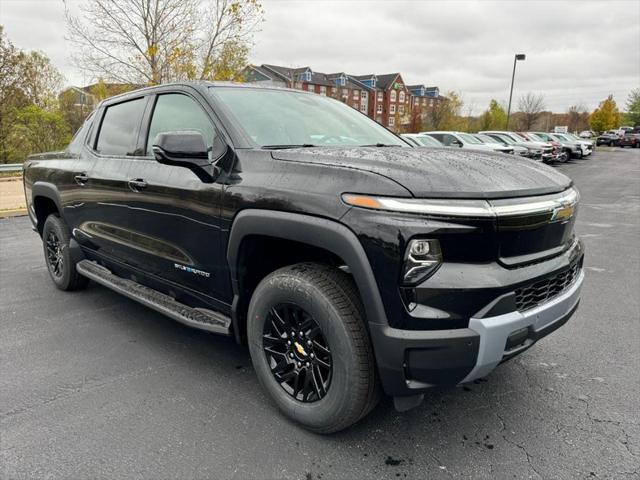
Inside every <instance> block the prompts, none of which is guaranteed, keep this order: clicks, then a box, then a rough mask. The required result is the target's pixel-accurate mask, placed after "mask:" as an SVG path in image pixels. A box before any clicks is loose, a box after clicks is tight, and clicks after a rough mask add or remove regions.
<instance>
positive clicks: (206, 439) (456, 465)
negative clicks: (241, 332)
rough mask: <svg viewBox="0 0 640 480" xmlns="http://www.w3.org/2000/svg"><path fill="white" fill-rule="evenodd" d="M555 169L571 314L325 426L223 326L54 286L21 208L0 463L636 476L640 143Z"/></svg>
mask: <svg viewBox="0 0 640 480" xmlns="http://www.w3.org/2000/svg"><path fill="white" fill-rule="evenodd" d="M557 168H558V169H559V170H561V171H563V172H565V173H566V174H567V175H569V176H570V177H571V178H573V179H574V181H575V183H576V184H577V186H578V187H579V189H580V191H581V194H582V200H581V206H580V211H579V217H578V222H577V231H578V233H579V234H580V235H581V237H582V239H583V241H584V243H585V245H586V249H587V254H586V260H585V270H586V282H585V285H584V288H583V300H582V303H581V305H580V308H579V310H578V312H577V314H576V315H575V316H574V317H573V318H572V319H571V320H570V321H569V323H567V324H566V325H565V326H564V327H563V328H561V329H560V330H558V331H556V332H555V333H553V334H552V335H551V336H549V337H547V338H545V339H544V340H542V341H541V342H539V343H538V344H537V345H536V346H534V347H533V348H532V349H530V350H528V351H527V352H525V353H524V354H522V355H521V356H519V357H517V358H516V359H515V360H513V361H511V362H508V363H506V364H504V365H502V366H500V367H499V368H498V369H497V370H496V371H494V372H493V373H492V374H491V375H490V376H488V377H487V378H486V379H484V381H479V382H476V383H474V384H471V385H469V386H466V387H464V388H462V387H459V388H450V389H437V390H433V391H431V392H429V393H428V394H427V395H426V396H425V401H424V403H423V404H422V405H421V406H420V407H419V408H417V409H414V410H412V411H409V412H406V413H403V414H400V413H397V412H396V411H395V410H394V409H393V407H392V404H391V402H390V401H389V400H388V399H387V400H384V401H383V402H382V403H381V404H380V405H379V406H378V407H377V408H376V409H375V410H374V411H373V412H372V414H370V415H369V416H368V417H366V418H365V419H364V420H363V421H361V422H360V423H358V424H357V425H355V426H354V427H352V428H351V429H349V430H347V431H344V432H341V433H339V434H335V435H332V436H318V435H314V434H312V433H309V432H307V431H305V430H303V429H301V428H299V427H298V426H296V425H295V424H293V423H291V422H289V421H287V420H286V419H285V418H284V417H283V416H281V415H280V414H279V413H278V411H277V410H276V409H275V407H274V406H273V404H272V403H271V402H270V400H269V399H268V398H267V397H266V395H265V394H264V393H263V392H262V390H261V389H260V386H259V385H258V381H257V379H256V376H255V374H254V372H253V369H252V367H251V363H250V359H249V355H248V351H247V350H246V349H245V348H244V347H241V346H238V345H236V344H235V343H234V342H233V341H232V340H231V339H228V338H223V337H219V336H215V335H212V334H208V333H204V332H200V331H196V330H192V329H189V328H187V327H184V326H182V325H180V324H177V323H175V322H173V321H171V320H169V319H167V318H164V317H162V316H160V315H159V314H157V313H154V312H153V311H151V310H149V309H146V308H144V307H142V306H140V305H138V304H136V303H134V302H133V301H130V300H128V299H126V298H124V297H122V296H120V295H117V294H116V293H113V292H111V291H109V290H107V289H106V288H103V287H100V286H98V285H95V284H91V285H90V286H89V288H88V289H87V290H86V291H83V292H77V293H64V292H60V291H58V290H56V289H55V288H54V286H53V284H52V282H51V281H50V280H49V277H48V275H47V271H46V268H45V265H44V260H43V255H42V249H41V243H40V239H39V238H38V236H37V235H36V234H35V233H34V232H32V231H31V229H30V224H29V221H28V219H27V218H26V217H19V218H8V219H3V220H0V477H1V478H74V479H82V478H123V477H135V478H149V479H169V478H181V479H182V478H238V479H248V478H256V479H261V478H291V479H305V480H309V479H314V480H315V479H331V478H353V479H357V478H389V479H395V478H423V479H424V478H430V479H431V478H545V479H547V478H554V479H556V478H559V479H565V478H566V479H574V478H589V479H591V478H615V479H621V478H640V373H639V371H640V150H638V149H636V150H629V149H626V150H624V151H622V150H620V149H605V150H601V151H598V152H597V153H595V154H594V155H593V156H592V157H591V158H587V159H584V160H575V161H572V162H570V163H567V164H565V165H561V166H559V167H557Z"/></svg>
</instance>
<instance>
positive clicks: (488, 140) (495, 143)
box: [473, 133, 529, 157]
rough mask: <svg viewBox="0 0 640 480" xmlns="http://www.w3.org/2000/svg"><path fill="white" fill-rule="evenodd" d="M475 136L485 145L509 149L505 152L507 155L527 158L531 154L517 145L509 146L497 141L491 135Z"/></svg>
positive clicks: (477, 134)
mask: <svg viewBox="0 0 640 480" xmlns="http://www.w3.org/2000/svg"><path fill="white" fill-rule="evenodd" d="M473 136H474V137H476V138H477V139H478V140H480V141H481V142H482V143H484V144H485V145H489V146H491V147H494V148H495V147H505V148H508V149H509V151H508V152H505V153H513V154H516V155H520V156H525V157H526V156H527V155H528V153H529V151H528V150H527V149H526V148H524V147H519V146H517V145H508V144H507V143H505V142H504V141H500V140H497V139H495V138H493V137H490V136H489V135H483V134H482V133H475V134H473Z"/></svg>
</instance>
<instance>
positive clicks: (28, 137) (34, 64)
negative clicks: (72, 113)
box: [0, 26, 70, 163]
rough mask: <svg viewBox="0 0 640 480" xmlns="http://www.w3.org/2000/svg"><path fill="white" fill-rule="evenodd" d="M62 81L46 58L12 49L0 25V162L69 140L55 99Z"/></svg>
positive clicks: (21, 158) (19, 159) (58, 145)
mask: <svg viewBox="0 0 640 480" xmlns="http://www.w3.org/2000/svg"><path fill="white" fill-rule="evenodd" d="M62 80H63V77H62V75H61V74H60V72H59V71H58V70H57V69H56V68H55V66H54V65H53V64H52V63H51V61H50V60H49V58H48V57H47V56H46V55H44V54H43V53H41V52H25V51H22V50H20V49H18V48H16V47H15V46H14V45H13V44H12V43H11V41H10V40H9V39H8V38H7V37H6V35H5V34H4V29H3V28H2V26H0V163H6V162H15V161H22V160H24V158H25V157H26V155H27V154H29V153H35V152H41V151H46V150H51V149H57V148H60V147H61V146H63V145H64V144H65V143H66V142H67V141H68V140H69V133H70V129H69V127H68V125H67V124H66V122H65V121H64V119H63V118H62V117H61V115H60V113H59V111H58V99H57V97H56V92H57V91H58V90H59V89H60V86H61V84H62Z"/></svg>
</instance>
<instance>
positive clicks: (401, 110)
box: [398, 105, 404, 115]
mask: <svg viewBox="0 0 640 480" xmlns="http://www.w3.org/2000/svg"><path fill="white" fill-rule="evenodd" d="M398 111H399V112H400V115H403V114H404V105H400V106H399V107H398Z"/></svg>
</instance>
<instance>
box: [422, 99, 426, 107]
mask: <svg viewBox="0 0 640 480" xmlns="http://www.w3.org/2000/svg"><path fill="white" fill-rule="evenodd" d="M422 105H425V106H426V105H427V99H426V98H423V99H422Z"/></svg>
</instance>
